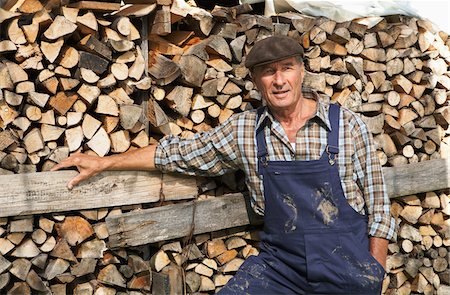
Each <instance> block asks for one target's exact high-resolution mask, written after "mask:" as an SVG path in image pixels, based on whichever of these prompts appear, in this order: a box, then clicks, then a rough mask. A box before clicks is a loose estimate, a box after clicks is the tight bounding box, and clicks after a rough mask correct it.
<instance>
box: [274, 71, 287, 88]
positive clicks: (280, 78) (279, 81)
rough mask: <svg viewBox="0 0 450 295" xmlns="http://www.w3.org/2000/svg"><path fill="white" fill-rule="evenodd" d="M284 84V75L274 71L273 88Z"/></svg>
mask: <svg viewBox="0 0 450 295" xmlns="http://www.w3.org/2000/svg"><path fill="white" fill-rule="evenodd" d="M285 82H286V79H285V78H284V75H283V73H282V72H281V71H276V72H275V75H274V77H273V84H274V85H275V86H282V85H284V83H285Z"/></svg>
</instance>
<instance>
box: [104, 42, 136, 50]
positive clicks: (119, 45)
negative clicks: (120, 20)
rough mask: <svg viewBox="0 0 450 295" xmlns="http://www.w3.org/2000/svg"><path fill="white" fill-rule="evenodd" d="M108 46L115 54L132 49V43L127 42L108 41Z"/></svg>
mask: <svg viewBox="0 0 450 295" xmlns="http://www.w3.org/2000/svg"><path fill="white" fill-rule="evenodd" d="M109 44H110V45H111V47H112V48H113V49H114V50H115V51H117V52H126V51H130V50H131V49H133V48H134V43H133V42H132V41H129V40H117V41H116V40H109Z"/></svg>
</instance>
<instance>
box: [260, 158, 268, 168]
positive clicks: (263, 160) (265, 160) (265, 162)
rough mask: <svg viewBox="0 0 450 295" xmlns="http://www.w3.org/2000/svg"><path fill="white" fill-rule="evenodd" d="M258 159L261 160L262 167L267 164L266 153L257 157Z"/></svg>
mask: <svg viewBox="0 0 450 295" xmlns="http://www.w3.org/2000/svg"><path fill="white" fill-rule="evenodd" d="M259 161H260V162H261V164H262V165H263V167H267V166H268V165H269V163H268V161H267V156H266V155H264V156H261V157H259Z"/></svg>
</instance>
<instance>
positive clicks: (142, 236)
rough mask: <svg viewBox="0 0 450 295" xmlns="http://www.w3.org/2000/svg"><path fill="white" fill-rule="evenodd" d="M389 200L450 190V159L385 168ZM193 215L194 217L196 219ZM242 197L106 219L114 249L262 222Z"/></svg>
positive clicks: (173, 206)
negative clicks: (192, 229)
mask: <svg viewBox="0 0 450 295" xmlns="http://www.w3.org/2000/svg"><path fill="white" fill-rule="evenodd" d="M383 173H384V176H385V179H386V187H387V191H388V195H389V197H390V198H396V197H401V196H407V195H412V194H417V193H423V192H429V191H436V190H442V189H447V188H450V159H436V160H430V161H425V162H421V163H417V164H408V165H405V166H399V167H395V168H384V169H383ZM193 216H194V218H193ZM260 222H261V219H258V218H257V217H256V216H255V214H254V213H253V210H251V209H249V204H248V201H247V200H246V198H244V196H243V195H242V194H231V195H226V196H222V197H217V198H213V199H209V200H204V201H193V202H188V203H182V204H174V205H169V206H163V207H157V208H151V209H146V210H141V211H139V212H131V213H125V214H122V215H119V216H113V217H110V218H107V219H106V224H107V226H108V231H109V233H110V236H109V242H110V245H109V246H110V247H111V248H116V247H127V246H138V245H144V244H147V243H154V242H159V241H165V240H170V239H175V238H181V237H184V236H188V235H189V234H190V233H191V228H192V226H194V232H193V234H201V233H205V232H211V231H217V230H222V229H227V228H231V227H237V226H244V225H248V224H250V223H252V224H255V223H260Z"/></svg>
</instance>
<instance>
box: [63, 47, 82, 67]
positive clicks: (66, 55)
mask: <svg viewBox="0 0 450 295" xmlns="http://www.w3.org/2000/svg"><path fill="white" fill-rule="evenodd" d="M79 60H80V55H79V53H78V51H77V50H76V49H75V48H73V47H67V48H66V49H65V50H63V53H62V54H61V55H60V60H59V62H58V63H59V64H60V65H61V66H63V67H65V68H66V69H71V68H73V67H75V66H76V65H77V64H78V62H79Z"/></svg>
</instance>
